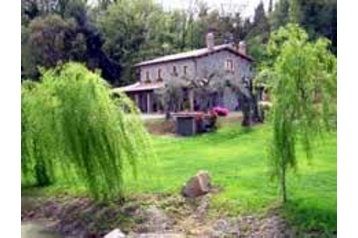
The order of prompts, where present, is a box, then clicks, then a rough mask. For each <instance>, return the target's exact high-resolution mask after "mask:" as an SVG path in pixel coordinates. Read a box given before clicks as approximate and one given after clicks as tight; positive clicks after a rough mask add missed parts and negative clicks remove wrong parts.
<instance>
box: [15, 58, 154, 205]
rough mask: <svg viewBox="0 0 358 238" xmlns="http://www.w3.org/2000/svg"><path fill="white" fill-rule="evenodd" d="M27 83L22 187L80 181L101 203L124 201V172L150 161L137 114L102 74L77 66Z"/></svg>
mask: <svg viewBox="0 0 358 238" xmlns="http://www.w3.org/2000/svg"><path fill="white" fill-rule="evenodd" d="M42 75H43V76H42V78H41V81H40V82H39V83H33V82H28V81H26V82H25V83H23V85H22V91H21V95H22V100H21V112H22V113H21V129H22V131H21V140H22V143H21V146H22V150H21V165H22V169H21V172H22V182H23V183H25V182H28V183H29V182H35V183H36V184H37V185H40V186H45V185H48V184H51V183H54V182H56V178H58V177H60V176H61V177H62V178H63V177H65V178H67V179H68V180H69V182H71V183H75V182H76V181H78V180H80V181H81V182H82V183H83V184H84V185H85V186H86V189H87V192H88V193H89V195H91V196H93V197H94V198H95V199H97V200H111V199H116V198H120V197H122V196H123V182H124V181H123V173H124V171H125V170H127V169H132V171H133V173H134V175H136V174H137V164H138V162H139V159H140V160H145V159H147V158H149V156H150V149H149V148H150V142H149V137H148V135H147V132H146V130H145V128H144V126H143V124H142V121H141V119H140V117H139V111H138V109H137V108H136V107H135V106H134V105H133V103H132V102H131V100H130V99H129V98H127V97H126V96H125V95H123V94H120V97H119V98H117V99H116V100H115V99H113V98H112V97H111V95H110V88H109V86H108V85H107V83H106V82H105V81H104V80H103V79H102V78H100V76H99V75H98V74H95V73H92V72H89V71H88V70H87V69H86V68H85V67H84V66H82V65H80V64H75V63H69V64H65V65H64V66H62V67H59V68H55V69H52V70H47V71H45V72H43V73H42Z"/></svg>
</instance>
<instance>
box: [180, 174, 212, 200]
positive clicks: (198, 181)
mask: <svg viewBox="0 0 358 238" xmlns="http://www.w3.org/2000/svg"><path fill="white" fill-rule="evenodd" d="M210 189H211V184H210V176H209V173H208V172H207V171H199V172H198V173H197V174H196V176H195V177H192V178H191V179H189V181H188V182H187V183H186V184H185V185H184V187H183V189H182V191H181V193H182V195H183V196H184V197H186V198H196V197H200V196H203V195H205V194H207V193H209V192H210Z"/></svg>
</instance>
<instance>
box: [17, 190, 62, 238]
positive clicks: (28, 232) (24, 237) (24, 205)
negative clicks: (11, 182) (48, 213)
mask: <svg viewBox="0 0 358 238" xmlns="http://www.w3.org/2000/svg"><path fill="white" fill-rule="evenodd" d="M36 205H37V201H36V198H33V197H27V196H22V197H21V210H22V211H25V210H31V209H33V208H34V207H35V206H36ZM21 238H63V236H60V235H59V234H57V233H56V232H54V231H50V230H49V229H47V228H46V225H45V222H40V221H37V222H36V221H31V222H30V221H26V222H21Z"/></svg>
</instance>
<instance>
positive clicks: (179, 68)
mask: <svg viewBox="0 0 358 238" xmlns="http://www.w3.org/2000/svg"><path fill="white" fill-rule="evenodd" d="M231 65H232V66H231ZM228 67H229V68H230V71H229V72H227V68H228ZM139 70H140V82H142V83H155V82H161V81H164V83H165V82H166V80H168V79H169V78H171V77H174V76H173V74H174V71H175V72H176V74H177V78H178V80H180V78H181V77H182V76H184V75H185V76H186V77H188V78H196V77H202V76H204V74H205V72H206V73H208V74H210V73H212V72H225V73H227V74H230V76H229V77H230V78H232V80H235V81H238V80H241V79H242V78H243V77H245V78H251V62H250V61H249V60H247V59H245V58H244V57H241V56H240V55H238V54H235V53H233V52H232V51H230V50H226V49H223V50H220V51H214V52H212V53H211V54H208V55H205V56H201V57H196V58H189V59H178V60H176V61H170V62H161V63H156V64H150V65H144V66H140V67H139ZM219 104H221V105H220V106H224V107H226V108H228V109H229V110H231V111H232V110H235V109H237V105H238V95H237V93H234V92H232V90H231V89H230V88H226V89H225V90H224V95H223V98H221V100H220V103H219Z"/></svg>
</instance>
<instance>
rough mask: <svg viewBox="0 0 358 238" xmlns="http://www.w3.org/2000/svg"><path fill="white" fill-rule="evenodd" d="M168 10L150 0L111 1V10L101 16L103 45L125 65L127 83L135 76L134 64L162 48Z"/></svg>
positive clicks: (124, 77)
mask: <svg viewBox="0 0 358 238" xmlns="http://www.w3.org/2000/svg"><path fill="white" fill-rule="evenodd" d="M164 19H166V17H165V13H163V11H162V9H161V8H160V7H159V5H157V4H154V3H153V2H152V1H147V0H135V1H129V0H122V1H119V2H117V3H114V4H111V5H110V6H109V7H108V12H107V13H106V14H105V15H103V16H101V17H100V18H99V19H98V25H99V29H100V30H101V32H102V33H103V36H104V40H105V42H104V49H105V51H106V52H107V53H108V55H109V56H110V57H111V58H112V59H114V60H115V61H117V62H118V63H119V64H120V65H121V66H122V67H123V72H122V76H121V77H122V79H123V82H125V81H126V83H129V82H132V81H134V79H135V70H134V68H133V65H134V64H135V63H137V62H138V61H141V60H143V58H144V57H143V55H146V54H147V52H148V51H152V52H151V55H152V56H154V55H158V54H156V53H155V52H153V50H158V49H159V50H160V47H161V45H160V44H153V42H158V38H160V37H161V35H162V34H161V32H165V30H164V29H162V28H161V27H162V26H165V24H163V20H164Z"/></svg>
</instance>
